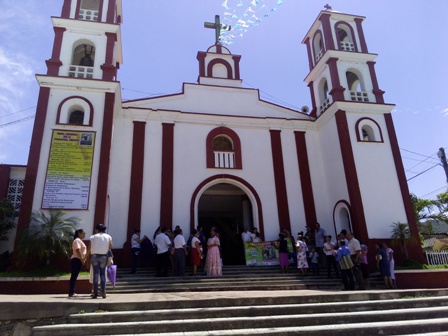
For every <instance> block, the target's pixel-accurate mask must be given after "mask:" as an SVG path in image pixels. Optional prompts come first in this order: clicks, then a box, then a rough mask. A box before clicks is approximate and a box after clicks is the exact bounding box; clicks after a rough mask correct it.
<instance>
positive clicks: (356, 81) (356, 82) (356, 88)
mask: <svg viewBox="0 0 448 336" xmlns="http://www.w3.org/2000/svg"><path fill="white" fill-rule="evenodd" d="M345 76H346V78H347V87H348V90H349V92H350V99H351V100H352V101H358V102H368V101H369V96H368V94H367V91H366V90H365V88H364V83H363V82H362V80H361V76H360V75H358V74H356V73H355V72H354V71H347V72H346V73H345Z"/></svg>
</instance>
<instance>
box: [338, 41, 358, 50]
mask: <svg viewBox="0 0 448 336" xmlns="http://www.w3.org/2000/svg"><path fill="white" fill-rule="evenodd" d="M341 50H344V51H355V45H354V44H353V42H341Z"/></svg>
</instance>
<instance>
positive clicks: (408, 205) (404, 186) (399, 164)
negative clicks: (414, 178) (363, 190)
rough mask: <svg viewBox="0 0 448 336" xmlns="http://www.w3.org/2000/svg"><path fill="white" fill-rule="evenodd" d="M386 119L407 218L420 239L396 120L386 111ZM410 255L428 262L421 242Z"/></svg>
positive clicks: (415, 235) (412, 257)
mask: <svg viewBox="0 0 448 336" xmlns="http://www.w3.org/2000/svg"><path fill="white" fill-rule="evenodd" d="M384 119H385V121H386V128H387V134H388V135H389V141H390V148H391V151H392V155H393V158H394V163H395V170H396V171H397V178H398V183H399V185H400V191H401V196H402V198H403V206H404V210H405V212H406V218H407V221H408V224H409V230H410V231H411V235H412V237H414V238H415V239H416V240H417V241H420V240H419V232H418V228H417V221H416V218H415V212H414V208H413V206H412V202H411V197H410V194H409V187H408V183H407V181H406V174H405V172H404V166H403V161H402V159H401V155H400V148H399V146H398V140H397V135H396V133H395V127H394V122H393V120H392V115H391V114H390V113H386V114H385V115H384ZM409 256H410V258H411V259H414V260H417V261H419V262H422V263H426V261H425V258H424V257H423V250H422V247H421V245H420V244H414V245H413V248H412V249H410V250H409Z"/></svg>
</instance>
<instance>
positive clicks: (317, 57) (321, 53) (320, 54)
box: [316, 49, 324, 63]
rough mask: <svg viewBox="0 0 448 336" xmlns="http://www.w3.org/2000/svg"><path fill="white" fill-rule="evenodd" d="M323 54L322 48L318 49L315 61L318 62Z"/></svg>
mask: <svg viewBox="0 0 448 336" xmlns="http://www.w3.org/2000/svg"><path fill="white" fill-rule="evenodd" d="M323 55H324V50H323V49H321V50H320V51H319V53H318V54H317V55H316V63H317V62H319V60H320V59H321V58H322V56H323Z"/></svg>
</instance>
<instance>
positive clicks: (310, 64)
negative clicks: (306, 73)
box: [304, 37, 314, 71]
mask: <svg viewBox="0 0 448 336" xmlns="http://www.w3.org/2000/svg"><path fill="white" fill-rule="evenodd" d="M304 43H305V45H306V52H307V54H308V66H309V68H310V71H311V70H313V67H314V62H313V55H312V53H311V45H310V38H309V37H307V38H306V39H305V41H304Z"/></svg>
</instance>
